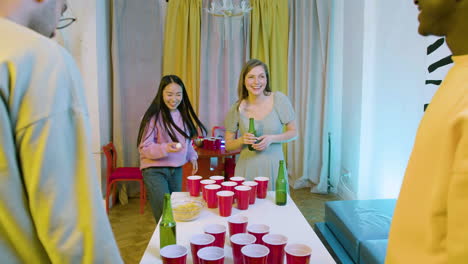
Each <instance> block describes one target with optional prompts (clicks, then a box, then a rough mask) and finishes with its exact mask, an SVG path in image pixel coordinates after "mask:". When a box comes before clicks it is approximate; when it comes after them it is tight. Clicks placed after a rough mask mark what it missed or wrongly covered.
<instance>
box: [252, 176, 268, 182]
mask: <svg viewBox="0 0 468 264" xmlns="http://www.w3.org/2000/svg"><path fill="white" fill-rule="evenodd" d="M254 180H256V181H269V180H270V178H268V177H263V176H260V177H255V178H254Z"/></svg>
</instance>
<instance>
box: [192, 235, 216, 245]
mask: <svg viewBox="0 0 468 264" xmlns="http://www.w3.org/2000/svg"><path fill="white" fill-rule="evenodd" d="M200 237H202V238H205V240H204V241H203V242H201V243H200V242H199V241H195V239H196V238H200ZM215 240H216V238H215V237H214V236H213V235H210V234H196V235H193V236H192V237H191V238H190V244H194V245H199V246H203V245H208V244H211V243H213V242H214V241H215Z"/></svg>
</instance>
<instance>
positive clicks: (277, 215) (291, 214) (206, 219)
mask: <svg viewBox="0 0 468 264" xmlns="http://www.w3.org/2000/svg"><path fill="white" fill-rule="evenodd" d="M180 196H189V194H188V193H186V192H178V193H173V194H172V197H180ZM235 214H241V215H245V216H247V217H248V218H249V223H248V224H249V225H250V224H266V225H268V226H270V234H282V235H285V236H287V237H288V243H303V244H306V245H308V246H309V247H311V248H312V256H311V259H310V263H311V264H313V263H320V264H328V263H336V262H335V261H334V260H333V258H332V257H331V256H330V254H329V253H328V251H327V249H326V248H325V246H324V245H323V244H322V242H321V241H320V239H319V238H318V237H317V235H316V234H315V232H314V230H313V229H312V228H311V227H310V225H309V223H308V222H307V221H306V220H305V218H304V216H303V215H302V214H301V212H300V211H299V209H298V208H297V207H296V204H295V203H294V201H293V200H292V199H291V198H290V197H289V196H288V202H287V205H285V206H277V205H276V204H275V194H274V192H269V193H268V196H267V198H266V199H257V201H256V203H255V204H253V205H250V206H249V209H248V210H238V209H237V208H233V209H232V215H235ZM208 224H223V225H225V226H226V229H227V231H226V243H225V246H224V252H225V261H224V263H226V264H231V263H233V260H232V248H231V245H230V242H229V228H228V223H227V217H221V216H219V214H218V209H208V208H204V209H203V211H202V212H201V214H200V216H199V218H198V219H196V220H194V221H191V222H177V244H179V245H183V246H185V247H187V249H188V251H189V253H188V255H187V263H188V264H191V263H192V254H191V252H190V237H192V235H195V234H202V233H203V227H204V226H205V225H208ZM140 263H141V264H157V263H162V261H161V259H160V256H159V226H158V227H156V230H155V231H154V233H153V236H152V237H151V240H150V242H149V244H148V247H147V248H146V251H145V253H144V255H143V258H142V259H141V262H140ZM285 263H286V262H285Z"/></svg>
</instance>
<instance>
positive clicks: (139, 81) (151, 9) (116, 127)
mask: <svg viewBox="0 0 468 264" xmlns="http://www.w3.org/2000/svg"><path fill="white" fill-rule="evenodd" d="M111 3H112V5H111V16H112V24H111V35H112V36H111V52H112V53H111V55H112V57H111V58H112V77H113V78H112V91H108V93H109V96H110V97H111V101H112V108H111V110H110V115H111V117H110V118H111V120H112V136H111V140H112V141H113V142H114V144H115V146H116V150H117V153H118V160H117V165H118V166H131V167H137V166H139V164H140V162H139V154H138V149H137V147H136V140H137V136H138V128H139V126H140V120H141V118H142V116H143V114H144V113H145V111H146V109H147V108H148V106H149V104H150V103H151V101H152V100H153V97H154V96H155V95H156V91H157V88H158V85H159V80H160V78H161V74H162V54H163V43H162V39H163V36H164V35H163V30H164V21H165V15H164V14H165V10H166V5H167V3H166V1H165V0H139V1H127V0H112V2H111ZM128 190H129V193H130V195H134V194H136V192H138V190H139V189H138V184H134V185H133V184H132V185H131V186H129V188H128Z"/></svg>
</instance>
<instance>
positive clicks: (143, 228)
mask: <svg viewBox="0 0 468 264" xmlns="http://www.w3.org/2000/svg"><path fill="white" fill-rule="evenodd" d="M291 197H292V198H293V200H294V202H295V203H296V205H297V207H298V208H299V210H301V212H302V214H303V215H304V217H305V218H306V219H307V221H308V222H309V224H310V225H311V226H313V225H314V223H316V222H321V221H323V217H324V203H325V202H326V201H333V200H338V199H339V197H337V196H335V195H320V194H314V193H311V192H310V189H309V188H304V189H299V190H291ZM109 219H110V223H111V226H112V230H113V231H114V236H115V239H116V240H117V244H118V246H119V249H120V254H121V255H122V258H123V260H124V262H125V263H126V264H134V263H139V262H140V259H141V257H142V256H143V253H144V252H145V250H146V247H147V245H148V242H149V240H150V238H151V236H152V235H153V232H154V229H155V227H156V223H155V221H154V218H153V215H152V214H151V209H150V208H149V206H148V204H147V205H146V207H145V213H144V214H140V213H139V200H138V199H137V198H132V199H129V203H128V204H127V205H120V204H117V205H116V206H114V207H113V208H112V209H111V210H110V212H109Z"/></svg>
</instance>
